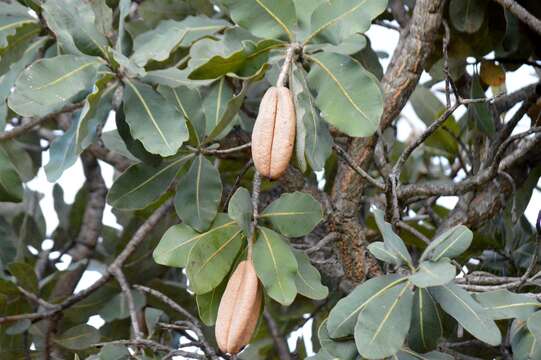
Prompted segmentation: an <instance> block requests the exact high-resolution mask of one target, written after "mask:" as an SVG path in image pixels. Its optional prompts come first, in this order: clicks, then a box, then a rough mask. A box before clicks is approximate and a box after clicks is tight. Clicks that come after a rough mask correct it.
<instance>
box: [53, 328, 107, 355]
mask: <svg viewBox="0 0 541 360" xmlns="http://www.w3.org/2000/svg"><path fill="white" fill-rule="evenodd" d="M100 338H101V335H100V332H99V331H98V330H97V329H96V328H94V327H92V326H90V325H87V324H81V325H76V326H74V327H72V328H70V329H68V330H66V331H65V332H63V333H62V334H61V335H58V336H55V337H54V338H53V341H54V342H55V343H57V344H58V345H60V346H62V347H64V348H66V349H70V350H84V349H86V348H88V347H90V346H91V345H93V344H96V343H98V342H99V341H100Z"/></svg>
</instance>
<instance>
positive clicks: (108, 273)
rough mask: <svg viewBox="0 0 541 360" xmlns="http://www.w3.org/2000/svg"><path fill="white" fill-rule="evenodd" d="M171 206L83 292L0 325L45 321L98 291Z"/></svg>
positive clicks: (150, 220) (158, 213)
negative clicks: (54, 305) (46, 308)
mask: <svg viewBox="0 0 541 360" xmlns="http://www.w3.org/2000/svg"><path fill="white" fill-rule="evenodd" d="M171 206H172V202H171V201H169V202H167V203H165V204H164V205H162V206H160V207H159V208H158V209H156V211H154V213H153V214H152V215H150V217H149V218H148V219H147V220H146V221H145V222H144V223H143V225H141V226H140V227H139V229H137V231H136V232H135V234H134V235H133V237H132V238H131V240H130V241H129V242H128V243H127V244H126V246H125V247H124V250H122V252H121V253H120V254H119V255H118V257H117V258H116V259H115V260H114V261H113V263H112V264H111V265H110V266H109V267H108V269H107V271H106V272H105V273H104V274H103V275H102V277H101V278H99V279H98V280H97V281H96V282H95V283H93V284H92V285H90V286H89V287H87V288H86V289H84V290H81V291H80V292H78V293H76V294H73V295H72V296H70V297H69V298H67V299H66V300H64V301H63V302H62V303H60V304H59V305H58V307H57V308H56V309H53V310H49V311H43V312H35V313H29V314H18V315H9V316H3V317H0V324H3V323H8V322H14V321H18V320H24V319H28V320H32V321H39V320H42V319H46V318H49V317H52V316H54V315H56V314H58V313H59V312H61V311H63V310H65V309H67V308H69V307H70V306H72V305H73V304H76V303H77V302H79V301H81V300H83V299H85V298H86V297H87V296H89V295H90V294H92V293H93V292H94V291H96V290H97V289H99V288H100V287H101V286H103V285H104V284H105V283H107V282H108V281H109V280H110V279H111V276H112V273H111V269H112V268H113V269H114V267H120V266H121V265H122V264H124V262H125V261H126V259H127V258H128V257H129V256H130V255H131V254H132V253H133V252H134V251H135V250H136V249H137V246H138V245H139V244H140V243H141V242H142V241H143V240H145V239H146V237H147V235H148V234H149V233H150V232H151V231H152V230H154V227H155V226H156V225H157V224H158V222H160V220H162V218H163V217H164V216H165V214H167V212H169V210H170V208H171Z"/></svg>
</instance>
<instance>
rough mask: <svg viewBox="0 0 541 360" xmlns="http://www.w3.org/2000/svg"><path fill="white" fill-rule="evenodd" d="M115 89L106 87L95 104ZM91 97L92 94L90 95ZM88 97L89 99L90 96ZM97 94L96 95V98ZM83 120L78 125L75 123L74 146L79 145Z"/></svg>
mask: <svg viewBox="0 0 541 360" xmlns="http://www.w3.org/2000/svg"><path fill="white" fill-rule="evenodd" d="M114 88H115V86H113V85H111V86H109V87H107V88H106V89H105V90H103V92H102V94H101V95H100V98H99V99H98V101H97V102H99V101H100V100H101V98H103V97H105V96H107V94H108V93H110V92H111V91H113V89H114ZM91 95H92V94H91ZM91 95H89V97H90V96H91ZM97 95H98V94H96V96H97ZM89 106H91V105H90V100H89ZM89 111H90V108H89ZM82 120H83V119H81V120H80V121H79V122H78V123H77V129H76V131H75V144H80V139H79V138H80V131H81V124H82V123H83V121H82Z"/></svg>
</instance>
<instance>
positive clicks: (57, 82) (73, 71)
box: [33, 61, 99, 90]
mask: <svg viewBox="0 0 541 360" xmlns="http://www.w3.org/2000/svg"><path fill="white" fill-rule="evenodd" d="M97 64H99V62H98V61H92V62H89V63H86V64H83V65H81V66H79V67H78V68H76V69H73V70H72V71H70V72H68V73H66V74H64V75H62V76H60V77H59V78H57V79H55V80H53V81H51V82H49V83H47V84H45V85H41V86H38V87H36V88H34V89H33V90H42V89H45V88H48V87H50V86H53V85H56V84H59V83H61V82H62V81H64V80H66V79H69V78H70V77H72V76H73V75H75V74H77V73H78V72H80V71H82V70H84V69H86V68H87V67H89V66H91V65H97Z"/></svg>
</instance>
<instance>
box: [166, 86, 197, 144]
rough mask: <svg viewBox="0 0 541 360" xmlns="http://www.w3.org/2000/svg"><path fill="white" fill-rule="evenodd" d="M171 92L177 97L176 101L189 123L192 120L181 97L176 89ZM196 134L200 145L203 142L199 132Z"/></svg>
mask: <svg viewBox="0 0 541 360" xmlns="http://www.w3.org/2000/svg"><path fill="white" fill-rule="evenodd" d="M171 91H172V92H173V95H174V96H175V101H176V102H177V104H178V106H179V107H180V110H181V111H182V114H183V115H184V118H185V119H186V120H188V121H192V119H190V116H188V113H187V112H186V109H185V108H184V104H182V101H181V100H180V97H179V96H178V94H177V91H176V89H171ZM192 125H193V124H192ZM194 134H195V137H196V139H197V143H198V144H199V143H200V142H201V140H200V139H199V134H198V133H197V131H194Z"/></svg>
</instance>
